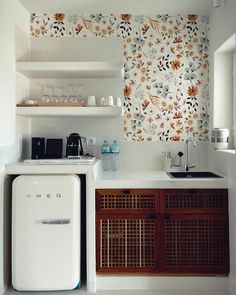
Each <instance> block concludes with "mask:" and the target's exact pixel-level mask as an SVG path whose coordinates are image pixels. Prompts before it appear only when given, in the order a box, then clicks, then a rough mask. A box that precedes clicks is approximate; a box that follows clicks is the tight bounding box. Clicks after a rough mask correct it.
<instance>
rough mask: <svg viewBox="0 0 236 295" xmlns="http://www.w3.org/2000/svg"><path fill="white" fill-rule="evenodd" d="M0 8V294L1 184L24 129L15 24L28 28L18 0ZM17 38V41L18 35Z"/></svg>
mask: <svg viewBox="0 0 236 295" xmlns="http://www.w3.org/2000/svg"><path fill="white" fill-rule="evenodd" d="M0 10H1V14H2V17H1V19H0V30H1V44H0V65H1V67H0V145H1V146H2V147H0V294H2V293H3V292H4V290H5V288H6V284H7V281H8V280H9V277H7V274H6V273H5V269H6V268H5V267H4V264H6V263H7V260H8V259H9V257H6V255H5V254H6V251H8V253H9V251H10V248H9V249H6V242H5V240H3V239H4V238H3V237H4V234H5V229H6V222H7V220H6V219H5V212H4V209H5V208H6V207H7V204H8V202H9V200H7V197H9V196H7V195H6V193H5V189H6V187H5V186H3V184H4V182H5V179H6V177H5V168H4V165H5V164H6V163H9V162H12V161H16V160H17V159H18V158H19V156H20V154H21V145H22V144H21V142H22V138H24V137H25V135H24V134H25V132H26V130H25V128H26V125H25V120H22V119H19V120H18V119H17V120H15V101H16V92H18V87H17V86H16V83H15V81H16V74H15V55H16V47H15V31H16V30H18V29H16V28H17V27H20V28H22V29H24V30H25V31H26V32H27V31H28V27H29V14H28V12H27V11H26V10H25V9H24V8H23V7H22V5H21V4H20V3H19V2H18V0H11V1H9V0H1V2H0ZM16 26H17V27H16ZM17 41H18V42H17V43H20V42H21V41H22V39H21V37H19V39H17ZM18 45H20V44H18ZM25 45H26V44H25ZM18 47H19V46H18ZM20 83H21V91H23V92H24V89H26V88H25V85H26V84H28V82H26V81H25V79H23V80H21V82H20ZM19 95H20V94H19ZM27 129H28V127H27ZM23 130H24V132H23ZM9 217H10V216H8V217H7V218H9ZM8 246H9V245H8ZM8 264H9V263H8ZM8 269H9V265H8Z"/></svg>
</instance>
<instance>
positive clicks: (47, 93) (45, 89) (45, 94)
mask: <svg viewBox="0 0 236 295" xmlns="http://www.w3.org/2000/svg"><path fill="white" fill-rule="evenodd" d="M51 95H52V89H51V87H50V86H48V85H43V86H42V93H41V102H43V103H49V102H50V99H51Z"/></svg>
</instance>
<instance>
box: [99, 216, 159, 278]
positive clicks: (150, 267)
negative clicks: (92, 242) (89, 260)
mask: <svg viewBox="0 0 236 295" xmlns="http://www.w3.org/2000/svg"><path fill="white" fill-rule="evenodd" d="M157 235H158V231H157V229H156V220H155V219H153V218H152V217H149V216H148V215H135V216H133V215H130V216H122V215H117V216H97V239H98V242H97V272H98V273H113V274H114V273H117V272H126V273H127V272H130V273H139V272H147V273H148V272H155V268H156V261H157V258H156V253H157V245H156V240H157Z"/></svg>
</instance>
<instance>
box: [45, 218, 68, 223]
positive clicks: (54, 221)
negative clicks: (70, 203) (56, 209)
mask: <svg viewBox="0 0 236 295" xmlns="http://www.w3.org/2000/svg"><path fill="white" fill-rule="evenodd" d="M41 223H42V224H69V223H70V219H68V218H65V219H44V220H42V221H41Z"/></svg>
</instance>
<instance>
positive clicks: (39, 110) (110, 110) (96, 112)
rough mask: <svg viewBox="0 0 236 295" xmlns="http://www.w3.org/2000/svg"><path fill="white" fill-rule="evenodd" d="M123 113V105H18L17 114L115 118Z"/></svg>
mask: <svg viewBox="0 0 236 295" xmlns="http://www.w3.org/2000/svg"><path fill="white" fill-rule="evenodd" d="M122 114H123V109H122V107H119V106H111V107H28V106H27V107H16V115H17V116H23V117H84V118H90V117H93V118H115V117H121V116H122Z"/></svg>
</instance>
